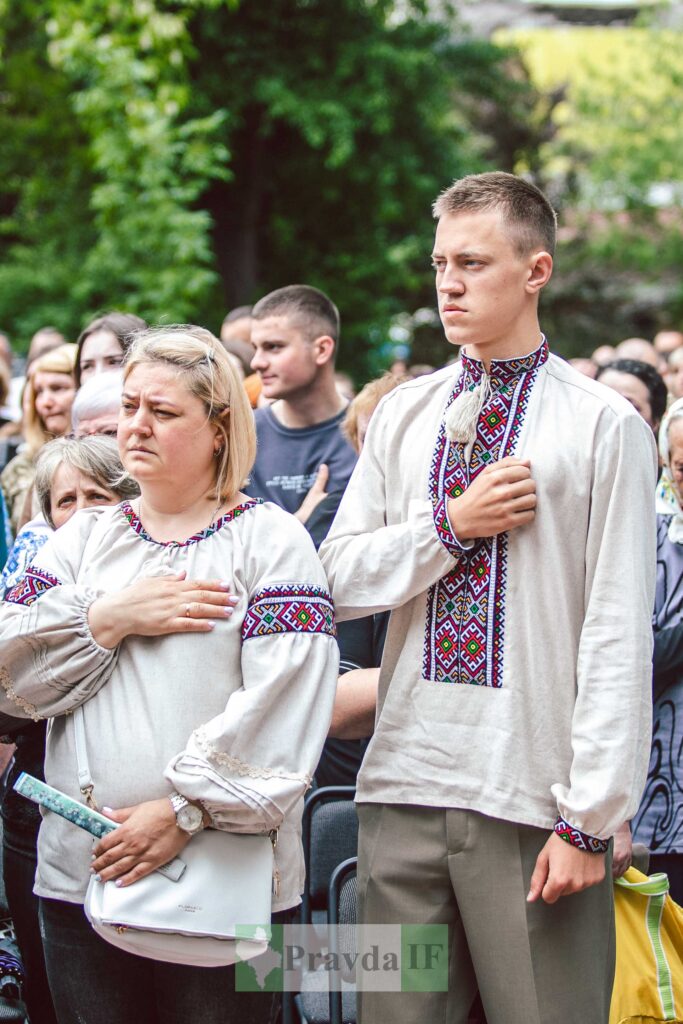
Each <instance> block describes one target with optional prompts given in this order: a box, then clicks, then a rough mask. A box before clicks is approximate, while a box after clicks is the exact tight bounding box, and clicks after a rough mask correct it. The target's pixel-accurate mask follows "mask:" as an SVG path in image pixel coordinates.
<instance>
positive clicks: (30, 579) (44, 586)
mask: <svg viewBox="0 0 683 1024" xmlns="http://www.w3.org/2000/svg"><path fill="white" fill-rule="evenodd" d="M61 585H62V583H61V580H58V579H57V577H56V576H53V575H52V574H51V573H49V572H45V570H44V569H38V568H36V566H35V565H29V567H28V569H27V570H26V575H25V576H23V577H22V579H20V580H19V582H18V583H17V584H16V586H14V587H12V589H11V590H9V591H8V592H7V593H6V594H5V600H6V601H9V602H10V603H11V604H26V605H30V604H33V602H34V601H37V600H38V598H39V597H40V595H41V594H44V593H45V591H46V590H52V588H53V587H61Z"/></svg>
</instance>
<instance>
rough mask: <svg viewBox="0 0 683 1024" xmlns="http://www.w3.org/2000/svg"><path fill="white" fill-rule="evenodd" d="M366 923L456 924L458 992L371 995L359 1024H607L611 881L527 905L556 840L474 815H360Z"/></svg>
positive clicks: (404, 809) (366, 807) (366, 811)
mask: <svg viewBox="0 0 683 1024" xmlns="http://www.w3.org/2000/svg"><path fill="white" fill-rule="evenodd" d="M358 817H359V820H360V838H359V854H358V858H359V859H358V901H359V920H360V922H361V923H367V924H447V925H448V939H449V963H448V967H449V974H448V992H429V993H422V992H401V993H392V992H388V993H385V992H364V993H360V992H359V995H358V1000H359V1021H360V1024H466V1022H467V1019H468V1012H469V1010H470V1007H471V1006H472V1002H473V1000H474V997H475V995H476V991H477V988H478V989H479V991H480V993H481V997H482V1002H483V1005H484V1010H485V1012H486V1017H487V1021H488V1024H607V1021H608V1018H609V1005H610V997H611V992H612V982H613V976H614V905H613V896H612V880H611V871H610V864H609V861H610V860H611V854H610V855H609V857H608V865H607V867H608V871H607V877H606V879H605V881H604V882H603V883H602V884H601V885H598V886H594V887H593V888H591V889H587V890H585V891H584V892H582V893H578V894H576V895H573V896H564V897H561V898H560V900H558V902H557V903H556V904H554V905H552V906H550V905H547V904H545V903H543V902H542V901H539V902H537V903H533V904H528V903H527V902H526V895H527V892H528V891H529V883H530V880H531V874H532V872H533V869H534V865H535V863H536V858H537V856H538V854H539V852H540V850H541V848H542V847H543V845H544V844H545V843H546V841H547V839H548V836H549V833H548V832H547V831H545V830H543V829H538V828H532V827H529V826H526V825H515V824H512V823H510V822H505V821H500V820H498V819H495V818H487V817H485V816H484V815H482V814H477V813H475V812H474V811H461V810H446V809H443V808H434V807H411V806H407V805H400V804H359V805H358Z"/></svg>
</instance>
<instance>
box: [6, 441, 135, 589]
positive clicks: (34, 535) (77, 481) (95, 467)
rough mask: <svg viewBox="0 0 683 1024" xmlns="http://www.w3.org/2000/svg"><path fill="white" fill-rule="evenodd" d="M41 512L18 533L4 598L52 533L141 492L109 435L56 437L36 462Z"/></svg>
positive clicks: (7, 572) (36, 486) (11, 555)
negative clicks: (82, 513) (83, 513)
mask: <svg viewBox="0 0 683 1024" xmlns="http://www.w3.org/2000/svg"><path fill="white" fill-rule="evenodd" d="M34 488H35V493H36V498H37V500H38V504H39V507H40V514H39V515H38V516H36V517H35V519H32V520H31V522H30V523H27V524H26V526H25V527H24V528H23V530H21V531H20V532H19V535H18V536H17V539H16V541H15V542H14V546H13V548H12V550H11V552H10V554H9V557H8V559H7V562H6V564H5V567H4V569H3V571H2V576H0V597H2V598H4V596H5V594H6V593H7V591H9V590H11V589H12V587H14V586H16V584H17V583H18V582H19V580H20V579H21V578H22V577H23V575H24V573H25V571H26V568H27V566H28V565H30V563H31V560H32V558H33V556H34V555H35V553H36V552H37V551H38V550H39V548H41V547H42V546H43V544H44V543H45V541H46V540H47V539H48V537H49V536H50V534H51V533H52V531H53V530H56V529H58V528H59V527H60V526H62V525H63V524H64V523H65V522H66V521H67V519H68V518H69V517H70V516H71V515H72V514H73V513H74V512H76V511H78V509H81V508H89V507H90V506H92V505H117V504H118V503H119V502H120V501H124V500H126V499H128V498H134V497H137V495H138V494H139V493H140V488H139V487H138V485H137V484H136V483H135V481H134V480H133V478H132V477H130V476H128V474H127V473H125V472H124V469H123V466H122V465H121V460H120V458H119V453H118V449H117V446H116V443H115V442H114V441H113V440H112V439H111V438H109V437H100V436H94V437H82V438H73V437H57V438H55V439H54V440H53V441H49V442H48V443H47V444H46V445H45V446H44V447H43V448H42V449H41V451H40V453H39V454H38V457H37V459H36V476H35V481H34Z"/></svg>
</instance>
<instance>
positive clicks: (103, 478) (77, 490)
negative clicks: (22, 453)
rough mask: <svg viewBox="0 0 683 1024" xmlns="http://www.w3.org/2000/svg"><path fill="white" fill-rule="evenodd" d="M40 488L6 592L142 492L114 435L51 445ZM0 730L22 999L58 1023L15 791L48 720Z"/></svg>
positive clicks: (37, 768)
mask: <svg viewBox="0 0 683 1024" xmlns="http://www.w3.org/2000/svg"><path fill="white" fill-rule="evenodd" d="M34 486H35V490H36V496H37V498H38V502H39V504H40V509H41V515H40V516H39V517H37V518H36V519H34V520H33V521H32V522H31V523H29V524H28V525H27V526H26V527H24V529H23V530H22V531H21V532H20V534H19V536H18V537H17V540H16V542H15V545H14V548H13V549H12V552H11V554H10V557H9V559H8V561H7V565H6V566H5V571H4V572H3V577H2V588H3V590H2V593H3V596H4V593H5V591H6V590H9V589H11V588H12V587H14V586H16V585H18V584H19V583H20V581H21V578H22V577H23V574H24V572H25V570H26V567H27V566H28V565H29V564H30V562H31V561H32V559H33V556H34V555H35V553H36V551H37V550H38V549H39V548H40V547H42V545H43V544H44V543H45V541H46V540H47V539H48V537H50V536H51V534H52V533H53V532H54V531H55V530H58V529H59V528H60V526H63V525H64V523H66V522H67V521H68V520H69V519H70V518H71V516H72V515H73V514H74V513H75V512H77V511H78V510H79V509H82V508H89V507H91V506H93V505H116V504H118V503H119V502H120V501H123V500H124V499H128V498H133V497H135V496H137V495H138V494H139V493H140V489H139V487H138V485H137V484H136V483H135V481H134V480H133V479H132V477H130V476H129V475H128V474H127V473H126V472H125V471H124V469H123V466H122V465H121V461H120V458H119V453H118V448H117V446H116V442H115V441H113V440H112V439H111V438H109V437H84V438H66V437H59V438H56V439H55V440H54V441H49V442H48V443H47V444H46V445H45V446H44V447H43V448H42V449H41V451H40V453H39V455H38V458H37V460H36V476H35V483H34ZM0 728H2V730H4V731H5V732H6V733H9V735H6V736H5V737H4V739H5V742H10V743H16V747H17V749H16V753H15V758H14V764H13V766H12V768H11V771H10V777H9V779H8V783H7V787H6V792H5V797H4V801H3V805H2V818H3V826H4V828H3V858H4V878H5V888H6V890H7V900H8V903H9V907H10V911H11V914H12V918H13V920H14V925H15V929H16V933H17V939H18V942H19V947H20V949H21V954H22V958H23V961H24V965H25V968H26V986H25V999H26V1003H27V1008H28V1011H29V1014H30V1018H31V1021H32V1022H35V1024H53V1022H56V1017H55V1014H54V1009H53V1006H52V998H51V996H50V991H49V987H48V984H47V978H46V975H45V963H44V958H43V948H42V942H41V938H40V929H39V924H38V900H37V897H36V896H34V895H33V879H34V876H35V872H36V859H37V858H36V842H37V837H38V827H39V825H40V812H39V811H38V808H37V807H36V806H35V805H34V804H31V803H29V802H28V801H26V800H23V799H22V798H21V797H19V796H18V795H17V794H16V793H15V792H14V790H13V789H12V784H13V782H14V780H15V779H16V778H18V776H19V774H20V773H21V772H22V771H26V772H29V773H30V774H32V775H35V776H37V777H38V778H43V762H44V758H45V722H31V721H28V720H26V719H16V720H15V724H14V726H13V727H12V721H11V720H10V719H8V718H6V717H4V718H3V720H2V722H1V723H0Z"/></svg>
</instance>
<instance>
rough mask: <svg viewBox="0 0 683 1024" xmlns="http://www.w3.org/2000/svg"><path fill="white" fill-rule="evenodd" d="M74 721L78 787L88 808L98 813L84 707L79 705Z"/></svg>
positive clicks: (75, 711) (74, 714)
mask: <svg viewBox="0 0 683 1024" xmlns="http://www.w3.org/2000/svg"><path fill="white" fill-rule="evenodd" d="M73 721H74V739H75V745H76V763H77V765H78V785H79V788H80V791H81V793H82V794H83V796H84V797H85V802H86V804H87V805H88V807H91V808H92V809H93V810H94V811H97V810H99V808H98V806H97V803H96V802H95V798H94V797H93V795H92V794H93V789H94V788H95V784H94V782H93V780H92V774H91V772H90V764H89V762H88V748H87V746H86V743H85V716H84V714H83V707H82V705H79V707H77V708H76V709H75V710H74V713H73Z"/></svg>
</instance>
